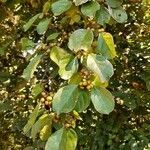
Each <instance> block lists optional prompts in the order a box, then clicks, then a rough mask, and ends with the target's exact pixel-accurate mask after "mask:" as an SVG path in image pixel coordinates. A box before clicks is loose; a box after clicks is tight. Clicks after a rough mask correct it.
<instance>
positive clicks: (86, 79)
mask: <svg viewBox="0 0 150 150" xmlns="http://www.w3.org/2000/svg"><path fill="white" fill-rule="evenodd" d="M80 75H81V77H82V80H81V82H80V83H79V86H80V88H81V89H87V90H89V91H90V90H91V89H92V88H93V84H92V81H91V80H90V77H91V75H92V72H91V71H88V70H86V69H82V70H81V71H80Z"/></svg>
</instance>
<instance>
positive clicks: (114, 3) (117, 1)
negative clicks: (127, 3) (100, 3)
mask: <svg viewBox="0 0 150 150" xmlns="http://www.w3.org/2000/svg"><path fill="white" fill-rule="evenodd" d="M106 2H107V4H108V5H109V6H110V7H112V8H117V7H120V6H121V4H122V0H106Z"/></svg>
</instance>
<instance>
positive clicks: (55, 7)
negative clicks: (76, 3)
mask: <svg viewBox="0 0 150 150" xmlns="http://www.w3.org/2000/svg"><path fill="white" fill-rule="evenodd" d="M71 5H72V3H71V1H68V0H58V1H56V2H54V3H53V4H52V12H53V13H54V15H55V16H59V15H61V14H62V13H64V12H65V11H67V10H68V9H69V8H70V7H71Z"/></svg>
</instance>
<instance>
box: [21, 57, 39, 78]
mask: <svg viewBox="0 0 150 150" xmlns="http://www.w3.org/2000/svg"><path fill="white" fill-rule="evenodd" d="M41 57H42V55H37V56H35V57H34V58H33V59H32V60H31V61H30V63H29V64H28V66H27V67H26V68H25V69H24V71H23V75H22V77H23V78H24V79H25V80H30V79H31V78H32V76H33V73H34V71H35V69H36V67H37V65H38V63H39V62H40V60H41Z"/></svg>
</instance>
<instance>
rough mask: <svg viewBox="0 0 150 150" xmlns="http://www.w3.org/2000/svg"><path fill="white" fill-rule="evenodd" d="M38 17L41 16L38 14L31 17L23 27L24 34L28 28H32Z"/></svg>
mask: <svg viewBox="0 0 150 150" xmlns="http://www.w3.org/2000/svg"><path fill="white" fill-rule="evenodd" d="M40 15H41V13H39V14H37V15H35V16H33V17H32V18H31V19H30V20H29V21H28V22H27V23H26V24H25V25H24V26H23V28H24V31H25V32H26V31H28V30H29V28H30V27H31V26H32V24H33V23H34V22H35V21H36V20H37V19H38V18H39V16H40Z"/></svg>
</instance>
